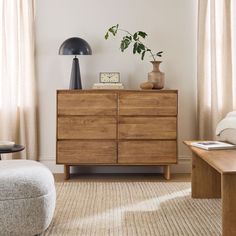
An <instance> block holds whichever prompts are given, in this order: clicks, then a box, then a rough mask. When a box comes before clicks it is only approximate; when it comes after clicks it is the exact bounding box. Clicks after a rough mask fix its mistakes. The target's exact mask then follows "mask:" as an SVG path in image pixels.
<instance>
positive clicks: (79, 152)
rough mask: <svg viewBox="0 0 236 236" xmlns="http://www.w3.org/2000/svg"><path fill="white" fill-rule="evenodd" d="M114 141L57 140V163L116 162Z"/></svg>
mask: <svg viewBox="0 0 236 236" xmlns="http://www.w3.org/2000/svg"><path fill="white" fill-rule="evenodd" d="M116 162H117V145H116V142H115V141H77V140H76V141H75V140H70V141H58V143H57V163H59V164H60V163H62V164H77V165H79V164H116Z"/></svg>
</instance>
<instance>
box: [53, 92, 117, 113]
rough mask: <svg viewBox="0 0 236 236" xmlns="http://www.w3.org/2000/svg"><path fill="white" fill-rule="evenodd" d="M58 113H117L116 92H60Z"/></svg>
mask: <svg viewBox="0 0 236 236" xmlns="http://www.w3.org/2000/svg"><path fill="white" fill-rule="evenodd" d="M57 99H58V100H57V103H58V105H57V106H58V111H57V112H58V115H117V94H116V93H92V92H89V93H83V92H78V93H76V92H71V93H66V92H65V93H63V92H61V93H60V92H58V97H57Z"/></svg>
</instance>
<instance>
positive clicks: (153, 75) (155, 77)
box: [148, 61, 165, 89]
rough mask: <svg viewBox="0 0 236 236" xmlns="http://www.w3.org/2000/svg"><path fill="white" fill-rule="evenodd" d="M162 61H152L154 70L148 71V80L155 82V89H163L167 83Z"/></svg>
mask: <svg viewBox="0 0 236 236" xmlns="http://www.w3.org/2000/svg"><path fill="white" fill-rule="evenodd" d="M161 62H162V61H151V63H152V65H153V70H152V71H151V72H149V73H148V82H151V83H152V84H153V89H162V88H164V84H165V74H164V73H163V72H161V71H160V64H161Z"/></svg>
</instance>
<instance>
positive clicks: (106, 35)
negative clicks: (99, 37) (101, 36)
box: [105, 32, 109, 40]
mask: <svg viewBox="0 0 236 236" xmlns="http://www.w3.org/2000/svg"><path fill="white" fill-rule="evenodd" d="M108 37H109V33H108V32H106V34H105V39H106V40H107V39H108Z"/></svg>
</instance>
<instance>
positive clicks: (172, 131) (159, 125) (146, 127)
mask: <svg viewBox="0 0 236 236" xmlns="http://www.w3.org/2000/svg"><path fill="white" fill-rule="evenodd" d="M118 137H119V139H176V118H175V117H120V118H119V125H118Z"/></svg>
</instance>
